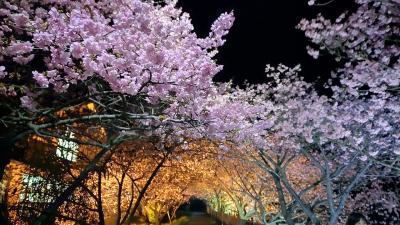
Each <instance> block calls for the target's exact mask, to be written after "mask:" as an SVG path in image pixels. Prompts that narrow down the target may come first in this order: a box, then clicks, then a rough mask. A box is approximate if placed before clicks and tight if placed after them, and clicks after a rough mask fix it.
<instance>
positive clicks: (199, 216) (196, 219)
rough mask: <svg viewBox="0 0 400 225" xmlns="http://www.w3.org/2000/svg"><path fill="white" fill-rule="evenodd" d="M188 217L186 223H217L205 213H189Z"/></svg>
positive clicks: (195, 224) (212, 224)
mask: <svg viewBox="0 0 400 225" xmlns="http://www.w3.org/2000/svg"><path fill="white" fill-rule="evenodd" d="M188 218H189V221H188V223H187V224H188V225H189V224H190V225H219V224H218V223H217V221H216V220H214V219H213V218H211V217H210V216H208V215H206V214H205V213H191V214H190V215H188Z"/></svg>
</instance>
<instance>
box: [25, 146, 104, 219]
mask: <svg viewBox="0 0 400 225" xmlns="http://www.w3.org/2000/svg"><path fill="white" fill-rule="evenodd" d="M109 150H110V148H103V149H102V150H101V151H100V152H99V153H98V154H97V155H96V156H95V157H94V159H93V160H92V161H91V162H90V163H89V164H88V165H87V166H86V167H85V168H84V169H83V171H82V172H81V173H80V174H79V176H78V177H77V178H76V179H75V180H74V181H73V182H72V183H71V185H70V186H68V187H67V188H66V189H65V190H64V192H63V193H61V195H60V196H59V197H58V198H57V199H56V200H55V201H54V202H53V203H52V204H50V205H49V206H48V207H47V208H46V209H45V210H44V211H43V212H42V214H41V215H40V216H39V218H38V219H37V221H36V222H34V223H33V224H34V225H45V224H51V223H52V221H54V219H55V217H56V212H57V210H58V208H59V207H60V206H61V205H62V204H63V203H64V202H65V200H66V199H67V198H68V197H69V196H71V195H72V194H73V193H74V191H75V190H76V189H77V188H78V187H79V186H80V185H81V183H82V182H83V181H84V180H85V179H86V178H87V177H88V175H89V173H90V172H93V171H94V170H95V169H96V167H97V166H96V165H97V163H98V162H99V161H100V160H101V159H102V158H103V156H104V155H105V154H106V153H108V152H109Z"/></svg>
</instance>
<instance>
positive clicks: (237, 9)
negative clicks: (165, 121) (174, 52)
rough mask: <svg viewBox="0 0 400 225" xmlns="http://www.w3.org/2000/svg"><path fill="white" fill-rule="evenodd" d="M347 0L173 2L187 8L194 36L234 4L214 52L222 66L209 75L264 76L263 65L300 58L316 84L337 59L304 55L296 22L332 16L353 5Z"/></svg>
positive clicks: (290, 62)
mask: <svg viewBox="0 0 400 225" xmlns="http://www.w3.org/2000/svg"><path fill="white" fill-rule="evenodd" d="M324 1H328V0H324ZM352 2H353V1H352V0H334V1H333V2H332V3H330V4H328V5H326V6H309V5H308V4H307V0H179V2H178V6H179V7H182V8H183V10H184V11H185V12H188V13H189V14H190V16H191V18H192V23H193V25H194V27H195V31H196V33H197V34H198V35H199V36H200V37H205V36H207V35H208V32H209V30H210V27H211V24H212V23H213V21H214V20H215V19H216V18H218V16H219V15H220V14H221V13H223V12H229V11H231V10H234V13H235V18H236V19H235V23H234V25H233V27H232V29H231V30H230V33H229V35H228V36H227V37H226V39H227V41H226V43H225V45H224V46H223V47H222V48H221V49H220V53H219V54H218V55H217V58H216V59H217V62H218V63H219V64H222V65H224V70H223V71H222V72H220V73H219V74H218V75H217V76H216V77H215V81H229V80H233V81H234V83H235V84H241V83H242V82H243V81H245V80H247V81H249V82H250V83H261V82H265V81H266V79H265V75H264V69H265V65H266V64H272V65H277V64H279V63H283V64H285V65H288V66H295V65H297V64H301V66H302V72H301V75H302V76H303V77H305V79H306V80H307V81H309V82H316V83H317V84H322V83H323V82H325V81H326V79H327V78H328V77H329V75H330V72H331V71H332V69H334V68H335V67H337V63H336V62H335V60H334V58H333V57H332V56H329V55H326V54H325V55H324V54H322V56H321V57H320V58H319V59H318V60H315V59H313V58H312V57H311V56H309V55H308V54H307V51H306V46H307V45H308V44H310V42H309V41H308V40H307V39H306V38H305V36H304V34H303V32H302V31H300V30H298V29H296V25H297V24H298V23H299V22H300V20H301V19H302V18H308V19H311V18H314V17H316V15H317V14H318V13H321V14H322V15H324V16H325V17H327V18H331V19H335V18H336V17H338V16H339V15H340V14H341V13H343V12H344V11H345V10H348V9H351V8H352V7H354V5H353V3H352Z"/></svg>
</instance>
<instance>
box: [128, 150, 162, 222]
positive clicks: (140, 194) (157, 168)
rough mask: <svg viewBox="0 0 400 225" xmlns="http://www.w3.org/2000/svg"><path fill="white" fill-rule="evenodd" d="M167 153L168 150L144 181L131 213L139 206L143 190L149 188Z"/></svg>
mask: <svg viewBox="0 0 400 225" xmlns="http://www.w3.org/2000/svg"><path fill="white" fill-rule="evenodd" d="M169 154H170V153H169V152H168V154H167V155H166V156H164V158H163V159H162V160H161V161H160V162H159V163H158V165H157V167H156V168H155V169H154V171H153V172H152V173H151V175H150V177H149V179H148V180H147V181H146V184H145V185H144V187H143V189H142V190H141V191H140V193H139V195H138V199H137V200H136V202H135V205H134V206H133V208H132V215H135V213H136V210H137V209H138V208H139V206H140V202H141V201H142V198H143V197H144V194H145V192H146V191H147V189H148V188H149V186H150V184H151V182H152V181H153V179H154V178H155V177H156V175H157V173H158V171H160V169H161V167H162V166H163V164H164V162H165V160H166V159H167V156H168V155H169Z"/></svg>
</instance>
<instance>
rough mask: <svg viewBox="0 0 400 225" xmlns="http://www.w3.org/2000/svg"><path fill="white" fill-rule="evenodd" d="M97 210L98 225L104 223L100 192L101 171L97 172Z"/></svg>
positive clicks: (103, 224)
mask: <svg viewBox="0 0 400 225" xmlns="http://www.w3.org/2000/svg"><path fill="white" fill-rule="evenodd" d="M97 175H98V178H97V195H98V198H97V211H98V213H99V225H105V224H106V222H105V221H104V211H103V200H102V196H101V195H102V194H101V193H102V192H101V172H97Z"/></svg>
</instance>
